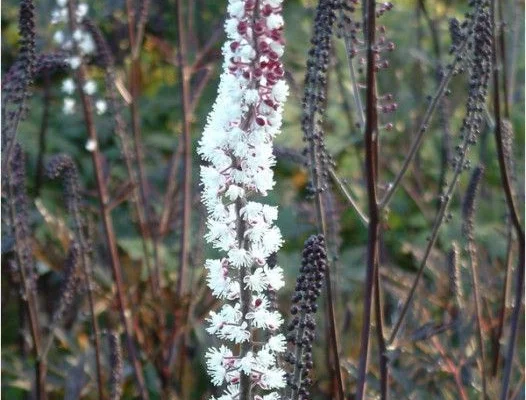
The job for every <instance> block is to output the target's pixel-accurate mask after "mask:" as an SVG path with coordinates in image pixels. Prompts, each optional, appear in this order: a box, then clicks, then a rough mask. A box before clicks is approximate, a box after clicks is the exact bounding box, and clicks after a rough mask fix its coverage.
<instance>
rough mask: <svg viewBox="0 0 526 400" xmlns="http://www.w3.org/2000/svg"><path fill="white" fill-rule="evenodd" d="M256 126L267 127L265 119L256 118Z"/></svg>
mask: <svg viewBox="0 0 526 400" xmlns="http://www.w3.org/2000/svg"><path fill="white" fill-rule="evenodd" d="M256 124H258V125H259V126H264V125H265V119H264V118H261V117H256Z"/></svg>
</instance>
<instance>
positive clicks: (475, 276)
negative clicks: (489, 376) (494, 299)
mask: <svg viewBox="0 0 526 400" xmlns="http://www.w3.org/2000/svg"><path fill="white" fill-rule="evenodd" d="M468 252H469V258H470V265H471V279H472V283H473V297H474V299H475V319H476V321H477V341H478V347H479V352H480V360H479V362H478V364H479V368H480V376H481V380H482V399H483V400H486V399H487V385H486V349H485V345H484V337H483V336H482V304H481V301H480V291H479V288H480V282H479V273H478V262H477V249H476V247H475V243H474V240H473V238H472V237H470V238H469V239H468Z"/></svg>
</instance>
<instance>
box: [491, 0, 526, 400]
mask: <svg viewBox="0 0 526 400" xmlns="http://www.w3.org/2000/svg"><path fill="white" fill-rule="evenodd" d="M491 16H492V28H493V40H492V47H493V48H492V50H493V51H492V61H493V103H494V108H495V140H496V142H497V156H498V160H499V170H500V176H501V181H502V186H503V188H504V193H505V195H506V203H507V205H508V209H509V212H510V218H511V222H512V224H513V227H514V228H515V231H516V233H517V240H518V246H519V259H518V267H517V278H516V281H515V282H516V286H515V304H514V307H513V312H512V315H511V326H510V337H509V341H508V351H507V353H506V359H505V363H504V374H503V378H502V389H501V393H500V398H501V400H506V398H507V396H508V391H509V385H510V377H511V369H512V365H513V357H514V355H515V342H516V340H517V331H518V327H519V319H520V309H521V305H522V295H523V290H524V255H525V254H524V230H523V228H522V224H521V221H520V217H519V213H518V211H517V206H516V204H515V198H514V195H513V189H512V186H511V180H510V176H509V172H508V165H507V162H506V156H505V151H504V143H503V137H502V130H501V128H502V120H501V110H500V85H499V69H498V67H497V66H498V64H497V43H496V36H495V31H496V27H495V0H492V2H491Z"/></svg>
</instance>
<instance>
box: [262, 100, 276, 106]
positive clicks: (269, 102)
mask: <svg viewBox="0 0 526 400" xmlns="http://www.w3.org/2000/svg"><path fill="white" fill-rule="evenodd" d="M264 103H265V104H266V105H267V106H269V107H272V108H274V102H273V101H272V100H270V99H266V100H265V101H264Z"/></svg>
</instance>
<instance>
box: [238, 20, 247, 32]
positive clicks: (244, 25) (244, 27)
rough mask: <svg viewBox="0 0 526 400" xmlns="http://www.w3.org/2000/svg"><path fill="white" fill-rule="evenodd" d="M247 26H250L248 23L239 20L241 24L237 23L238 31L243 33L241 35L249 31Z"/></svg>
mask: <svg viewBox="0 0 526 400" xmlns="http://www.w3.org/2000/svg"><path fill="white" fill-rule="evenodd" d="M247 28H248V25H247V23H246V22H245V21H241V22H239V24H238V25H237V31H238V32H239V33H240V34H241V35H244V34H245V33H247Z"/></svg>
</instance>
